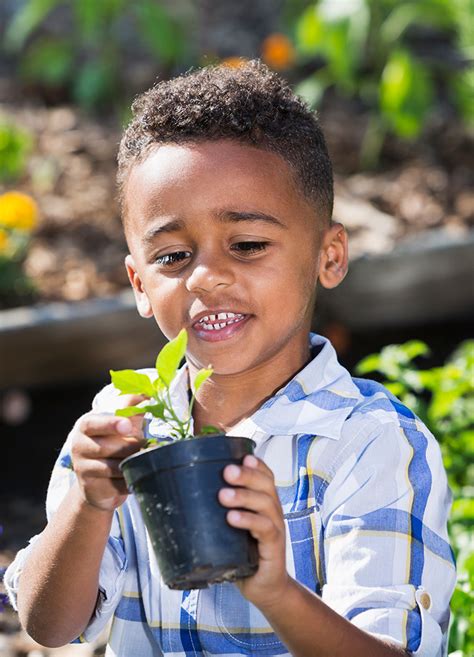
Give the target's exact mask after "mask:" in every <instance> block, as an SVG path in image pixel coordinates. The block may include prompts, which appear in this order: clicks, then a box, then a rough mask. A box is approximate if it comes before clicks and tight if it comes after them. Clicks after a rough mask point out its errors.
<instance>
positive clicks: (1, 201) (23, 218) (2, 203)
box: [0, 192, 38, 232]
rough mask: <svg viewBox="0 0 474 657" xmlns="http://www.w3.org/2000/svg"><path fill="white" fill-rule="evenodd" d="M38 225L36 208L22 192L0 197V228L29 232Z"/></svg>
mask: <svg viewBox="0 0 474 657" xmlns="http://www.w3.org/2000/svg"><path fill="white" fill-rule="evenodd" d="M37 223H38V206H37V205H36V203H35V202H34V200H33V199H32V198H31V197H30V196H28V195H27V194H22V192H7V193H6V194H2V195H1V196H0V226H5V227H6V228H10V229H13V230H22V231H25V232H29V231H31V230H33V229H34V228H35V227H36V225H37Z"/></svg>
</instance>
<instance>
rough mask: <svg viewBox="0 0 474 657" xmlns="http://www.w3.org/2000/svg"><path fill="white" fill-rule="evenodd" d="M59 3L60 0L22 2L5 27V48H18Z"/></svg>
mask: <svg viewBox="0 0 474 657" xmlns="http://www.w3.org/2000/svg"><path fill="white" fill-rule="evenodd" d="M59 3H60V0H28V2H23V3H22V6H21V8H20V9H19V10H18V11H17V12H16V14H15V15H14V16H13V19H12V20H11V22H10V24H9V25H8V27H7V29H6V33H5V46H6V48H7V49H8V50H12V51H18V50H20V49H21V48H22V47H23V45H24V43H25V41H26V40H27V39H28V37H29V36H30V34H31V33H32V32H33V31H34V30H35V29H36V28H37V27H38V26H39V25H40V23H42V22H43V21H44V19H45V18H46V16H47V15H48V14H49V13H50V12H51V11H52V10H53V9H54V7H56V5H58V4H59Z"/></svg>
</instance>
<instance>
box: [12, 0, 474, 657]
mask: <svg viewBox="0 0 474 657" xmlns="http://www.w3.org/2000/svg"><path fill="white" fill-rule="evenodd" d="M242 57H244V58H252V57H261V58H262V59H263V60H264V61H265V62H266V63H267V64H268V65H269V66H270V67H272V68H274V69H275V70H277V71H279V72H281V74H282V75H283V76H284V77H286V78H287V79H288V80H289V81H290V82H291V84H292V85H293V86H294V87H295V89H296V90H297V91H298V93H300V94H301V95H302V96H303V97H304V98H305V99H306V100H307V101H308V103H310V104H311V106H313V107H314V108H316V109H317V110H318V111H319V114H320V119H321V122H322V125H323V129H324V131H325V134H326V136H327V140H328V144H329V149H330V152H331V156H332V159H333V163H334V169H335V179H336V202H335V217H336V218H337V219H338V220H340V221H342V222H343V223H344V224H345V225H346V227H347V229H348V232H349V235H350V258H351V266H350V269H351V271H350V274H349V276H348V277H347V279H346V281H345V282H344V283H343V285H342V286H341V287H340V288H339V289H338V290H335V291H333V292H331V293H329V294H321V298H320V302H319V306H318V309H317V313H316V315H315V318H314V328H315V330H317V331H319V332H321V333H323V334H325V335H327V336H329V337H330V338H331V340H332V341H333V343H334V345H335V347H336V349H337V351H338V354H339V357H340V360H341V361H342V362H343V364H344V365H346V366H347V367H349V368H350V369H351V370H352V371H353V372H355V371H358V372H359V373H362V374H364V375H365V374H368V375H369V376H371V377H372V378H377V379H379V380H381V381H388V382H389V385H390V386H391V388H392V390H393V391H394V392H395V394H397V395H398V396H399V397H401V398H402V399H403V400H406V401H407V403H408V404H409V405H410V406H411V407H412V408H414V410H416V412H417V413H418V414H419V415H420V416H421V418H422V419H423V420H424V421H425V422H426V423H427V424H428V426H429V427H430V428H431V430H432V431H433V433H434V434H435V435H436V437H437V438H438V440H439V441H440V443H441V447H442V451H443V456H444V460H445V465H446V468H447V471H448V476H449V479H450V484H451V487H452V490H453V495H454V504H453V512H452V519H451V525H450V535H451V539H452V542H453V548H454V550H455V553H456V556H457V560H458V570H459V583H458V587H457V589H456V592H455V595H454V598H453V601H452V610H453V619H452V628H451V638H450V645H449V654H450V655H451V657H454V656H455V657H468V656H471V655H473V654H474V593H473V590H474V555H473V552H472V547H471V546H472V542H473V522H474V501H473V497H472V493H473V490H474V461H473V455H474V429H473V420H474V394H473V388H474V385H473V378H474V343H473V341H472V340H471V338H472V337H473V324H474V321H473V313H472V309H473V302H474V289H473V284H472V262H473V261H474V230H473V222H474V169H473V164H474V161H473V160H474V157H473V154H474V149H473V145H474V68H473V61H474V2H473V0H417V1H413V0H320V1H319V2H314V1H312V2H309V1H307V0H240V1H239V2H235V1H234V2H231V1H230V0H220V1H218V0H195V1H191V0H174V1H172V0H166V1H158V0H134V1H133V2H132V1H131V0H130V1H128V0H100V1H97V0H1V1H0V432H1V445H2V449H3V454H2V458H1V461H0V463H1V476H0V482H1V489H0V541H1V544H0V568H2V567H3V568H4V567H5V566H6V565H7V564H8V563H9V562H10V560H11V559H12V557H13V555H14V553H15V551H16V550H17V549H19V548H20V547H22V546H23V545H24V544H25V543H26V541H27V540H28V538H29V537H30V536H31V535H32V534H34V533H35V532H38V531H40V530H41V528H42V527H43V525H44V506H43V499H44V496H45V491H46V487H47V482H48V475H49V472H50V470H51V467H52V463H53V462H54V459H55V457H56V455H57V454H58V452H59V449H60V447H61V445H62V442H63V441H64V439H65V437H66V435H67V433H68V432H69V431H70V429H71V427H72V424H73V423H74V421H75V420H76V418H77V417H78V416H79V415H81V414H82V413H84V412H86V411H87V410H89V407H90V403H91V400H92V398H93V396H94V394H95V393H96V392H97V390H98V389H99V388H100V387H101V386H102V385H103V384H105V383H106V382H107V379H108V371H109V369H110V368H113V369H119V368H121V367H142V366H147V365H149V364H150V362H154V356H155V355H156V353H157V351H158V349H159V347H160V346H161V345H162V344H163V337H162V336H161V334H160V333H159V331H158V329H157V328H156V326H153V323H152V322H146V321H145V320H141V319H140V318H139V317H138V315H137V313H136V311H135V310H134V307H133V299H132V297H131V292H130V291H129V290H128V282H127V279H126V274H125V268H124V266H123V258H124V255H125V253H126V245H125V242H124V239H123V237H122V234H121V227H120V219H119V213H118V207H117V204H116V201H115V189H114V174H115V154H116V150H117V143H118V140H119V136H120V130H121V127H122V126H123V125H124V123H125V122H126V121H127V118H128V117H129V107H130V102H131V99H132V98H133V97H134V95H136V94H137V93H139V92H140V91H142V90H144V89H145V88H147V87H148V86H150V85H151V84H152V83H153V82H154V81H155V80H157V79H158V80H159V79H165V78H169V77H172V76H174V75H177V74H179V73H182V72H184V71H186V70H188V69H189V68H191V67H196V66H200V65H206V64H211V63H217V62H223V63H225V64H226V65H228V66H238V65H239V63H240V61H241V59H239V58H242ZM393 345H399V346H393ZM360 361H362V364H360ZM358 363H359V365H357V364H358ZM0 595H2V594H0ZM2 599H3V597H2V598H0V606H1V600H2ZM102 644H103V642H101V641H99V642H98V643H97V645H96V646H92V647H89V646H82V647H78V646H71V647H66V648H63V649H56V650H46V649H42V648H41V647H40V646H38V645H37V644H35V643H34V642H33V641H31V640H30V639H29V638H28V637H27V636H26V635H25V634H24V633H23V632H21V631H20V629H19V626H18V621H17V617H16V614H15V613H14V612H13V611H12V610H11V609H10V608H8V606H7V605H6V604H5V606H4V609H3V612H2V613H1V614H0V656H1V657H20V656H22V657H23V656H25V655H29V657H41V656H46V655H53V654H55V655H62V656H63V657H65V656H67V655H72V654H75V655H91V654H92V653H94V654H95V655H101V654H103V649H102Z"/></svg>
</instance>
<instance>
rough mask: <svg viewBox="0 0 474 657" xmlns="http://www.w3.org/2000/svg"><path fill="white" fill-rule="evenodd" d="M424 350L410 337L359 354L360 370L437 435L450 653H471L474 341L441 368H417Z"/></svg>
mask: <svg viewBox="0 0 474 657" xmlns="http://www.w3.org/2000/svg"><path fill="white" fill-rule="evenodd" d="M428 353H429V349H428V347H427V345H426V344H424V343H423V342H420V341H417V340H413V341H410V342H407V343H405V344H402V345H389V346H387V347H384V348H383V349H382V351H381V352H380V353H379V354H372V355H370V356H367V357H366V358H364V359H363V360H362V361H361V362H360V363H359V364H358V366H357V368H356V371H357V373H359V374H367V373H368V372H379V373H380V374H381V375H382V376H383V377H385V381H384V383H385V385H386V387H387V388H388V389H389V390H390V391H391V392H392V393H393V394H395V395H396V396H397V397H399V398H400V400H401V401H402V402H403V403H405V404H406V405H407V406H409V407H410V408H411V409H412V410H413V411H414V412H415V413H416V414H417V415H418V416H419V417H420V419H421V420H422V421H423V422H424V423H425V424H426V425H427V426H428V428H429V429H430V431H431V432H432V433H433V434H434V435H435V436H436V438H437V439H438V441H439V443H440V446H441V451H442V454H443V461H444V465H445V467H446V472H447V475H448V480H449V484H450V487H451V490H452V492H453V499H454V501H453V507H452V513H451V519H450V522H449V534H450V539H451V544H452V547H453V550H454V553H455V555H456V560H457V571H458V582H457V586H456V590H455V592H454V595H453V598H452V601H451V610H452V622H451V631H450V641H449V652H450V654H451V653H454V652H455V651H459V652H456V657H468V656H469V655H473V654H474V550H473V545H474V499H473V493H474V340H468V341H466V342H463V343H462V344H461V345H459V347H458V348H457V349H456V350H455V351H454V353H453V354H452V355H451V356H450V357H449V359H448V360H447V361H446V363H445V364H444V365H442V366H441V367H434V368H432V369H419V368H418V367H417V366H416V364H415V363H414V360H415V359H416V358H417V357H419V356H424V355H427V354H428Z"/></svg>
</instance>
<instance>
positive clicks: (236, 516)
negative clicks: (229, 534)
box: [227, 511, 242, 522]
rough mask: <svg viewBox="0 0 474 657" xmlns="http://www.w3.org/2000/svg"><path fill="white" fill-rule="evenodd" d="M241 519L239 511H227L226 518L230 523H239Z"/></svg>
mask: <svg viewBox="0 0 474 657" xmlns="http://www.w3.org/2000/svg"><path fill="white" fill-rule="evenodd" d="M241 517H242V516H241V514H240V513H239V511H229V513H228V514H227V518H228V519H229V520H230V522H239V520H240V519H241Z"/></svg>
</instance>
